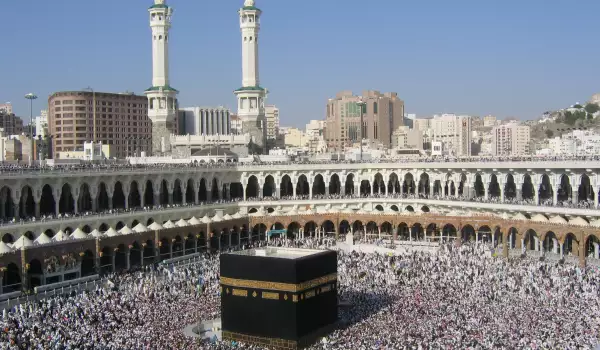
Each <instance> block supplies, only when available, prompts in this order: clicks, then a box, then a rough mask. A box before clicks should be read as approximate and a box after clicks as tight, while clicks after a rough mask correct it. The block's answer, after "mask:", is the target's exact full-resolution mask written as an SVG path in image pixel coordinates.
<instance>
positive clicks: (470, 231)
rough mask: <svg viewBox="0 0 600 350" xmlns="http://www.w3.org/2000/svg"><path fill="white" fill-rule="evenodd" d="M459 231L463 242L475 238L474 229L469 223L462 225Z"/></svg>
mask: <svg viewBox="0 0 600 350" xmlns="http://www.w3.org/2000/svg"><path fill="white" fill-rule="evenodd" d="M460 233H461V239H462V241H463V242H470V241H473V242H474V241H475V239H476V235H475V229H474V228H473V226H471V225H465V226H463V227H462V228H461V230H460Z"/></svg>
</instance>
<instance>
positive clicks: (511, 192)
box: [504, 173, 517, 199]
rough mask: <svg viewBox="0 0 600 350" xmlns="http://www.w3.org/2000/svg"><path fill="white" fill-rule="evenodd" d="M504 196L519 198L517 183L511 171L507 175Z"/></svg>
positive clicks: (506, 197)
mask: <svg viewBox="0 0 600 350" xmlns="http://www.w3.org/2000/svg"><path fill="white" fill-rule="evenodd" d="M504 198H505V199H515V198H517V185H516V184H515V177H514V176H513V174H511V173H508V174H507V175H506V181H505V183H504Z"/></svg>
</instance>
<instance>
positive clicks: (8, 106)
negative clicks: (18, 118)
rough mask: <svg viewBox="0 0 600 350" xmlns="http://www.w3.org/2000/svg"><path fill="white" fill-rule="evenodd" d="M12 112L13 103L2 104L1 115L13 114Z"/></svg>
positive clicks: (0, 106) (0, 104)
mask: <svg viewBox="0 0 600 350" xmlns="http://www.w3.org/2000/svg"><path fill="white" fill-rule="evenodd" d="M12 112H13V108H12V103H10V102H6V103H0V113H6V114H12Z"/></svg>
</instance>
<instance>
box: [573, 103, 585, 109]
mask: <svg viewBox="0 0 600 350" xmlns="http://www.w3.org/2000/svg"><path fill="white" fill-rule="evenodd" d="M573 108H583V106H582V105H580V104H579V103H577V104H575V105H574V106H573Z"/></svg>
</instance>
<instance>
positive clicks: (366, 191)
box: [360, 180, 371, 197]
mask: <svg viewBox="0 0 600 350" xmlns="http://www.w3.org/2000/svg"><path fill="white" fill-rule="evenodd" d="M360 195H361V197H368V196H369V195H371V183H370V182H369V180H362V181H361V182H360Z"/></svg>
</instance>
